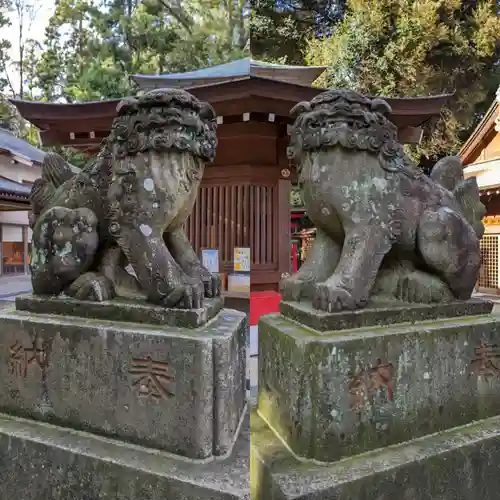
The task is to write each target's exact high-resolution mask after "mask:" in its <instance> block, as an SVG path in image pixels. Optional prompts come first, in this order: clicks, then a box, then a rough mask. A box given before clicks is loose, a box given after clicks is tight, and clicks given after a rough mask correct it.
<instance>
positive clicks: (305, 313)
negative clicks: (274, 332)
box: [280, 299, 493, 332]
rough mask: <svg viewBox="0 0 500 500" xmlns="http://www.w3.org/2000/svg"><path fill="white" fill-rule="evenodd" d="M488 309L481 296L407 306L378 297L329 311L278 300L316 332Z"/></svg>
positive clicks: (489, 305)
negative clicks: (351, 308) (358, 305)
mask: <svg viewBox="0 0 500 500" xmlns="http://www.w3.org/2000/svg"><path fill="white" fill-rule="evenodd" d="M492 310H493V302H490V301H486V300H481V299H469V300H467V301H465V302H449V303H444V304H412V305H411V307H410V306H409V304H404V303H399V304H398V303H395V302H388V301H386V302H382V301H380V302H373V303H371V304H370V305H369V306H368V307H367V308H366V309H357V310H355V311H342V312H330V313H328V312H325V311H320V310H318V309H315V308H314V307H313V306H312V304H311V303H308V302H281V303H280V312H281V314H283V316H286V317H288V318H291V319H293V320H295V321H297V322H299V323H301V324H303V325H304V326H307V327H310V328H313V329H315V330H318V331H320V332H331V331H334V330H345V329H350V328H362V327H368V326H385V325H393V324H396V323H415V322H417V321H428V320H433V319H444V318H454V317H459V316H475V315H478V314H489V313H490V312H491V311H492Z"/></svg>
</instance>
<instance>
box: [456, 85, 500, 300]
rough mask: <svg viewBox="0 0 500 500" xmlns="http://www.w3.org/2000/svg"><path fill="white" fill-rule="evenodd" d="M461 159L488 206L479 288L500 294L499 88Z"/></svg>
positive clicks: (462, 150) (482, 241)
mask: <svg viewBox="0 0 500 500" xmlns="http://www.w3.org/2000/svg"><path fill="white" fill-rule="evenodd" d="M460 157H461V158H462V162H463V164H464V166H465V168H464V177H465V178H468V177H476V179H477V183H478V185H479V190H480V192H481V201H482V202H483V204H484V205H485V207H486V216H485V217H484V219H483V223H484V228H485V233H484V236H483V238H482V240H481V258H482V266H481V271H480V273H479V280H478V289H479V291H481V292H487V293H495V294H500V88H499V89H498V91H497V95H496V98H495V100H494V101H493V103H492V104H491V106H490V107H489V109H488V111H487V112H486V113H485V115H484V117H483V119H482V120H481V122H480V123H479V125H478V126H477V127H476V129H475V130H474V132H472V134H471V136H470V137H469V138H468V139H467V141H466V142H465V144H464V145H463V147H462V149H461V150H460Z"/></svg>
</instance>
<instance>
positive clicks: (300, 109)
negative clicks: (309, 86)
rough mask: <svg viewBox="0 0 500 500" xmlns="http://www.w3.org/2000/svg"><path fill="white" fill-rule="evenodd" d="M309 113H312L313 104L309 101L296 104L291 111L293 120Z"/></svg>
mask: <svg viewBox="0 0 500 500" xmlns="http://www.w3.org/2000/svg"><path fill="white" fill-rule="evenodd" d="M308 111H311V103H310V102H308V101H302V102H299V103H298V104H296V105H295V106H294V107H293V108H292V109H291V111H290V116H291V117H292V118H296V117H297V116H299V115H301V114H302V113H307V112H308Z"/></svg>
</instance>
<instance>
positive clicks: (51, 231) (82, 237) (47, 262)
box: [30, 207, 99, 295]
mask: <svg viewBox="0 0 500 500" xmlns="http://www.w3.org/2000/svg"><path fill="white" fill-rule="evenodd" d="M32 242H33V248H32V251H31V263H30V268H31V274H32V283H33V291H34V292H35V293H36V294H41V295H58V294H59V293H61V292H62V291H65V290H66V288H67V287H68V286H69V285H70V284H71V283H72V282H73V281H74V280H76V279H77V278H78V277H79V276H81V275H82V274H83V273H85V272H86V271H87V269H88V268H89V267H90V265H91V264H92V262H93V260H94V257H95V254H96V250H97V246H98V244H99V236H98V233H97V217H96V216H95V214H94V212H92V210H89V209H87V208H78V209H75V210H72V209H69V208H63V207H54V208H51V209H49V210H47V212H45V213H44V214H43V215H42V216H41V217H40V219H39V220H38V221H37V223H36V225H35V227H34V228H33V238H32Z"/></svg>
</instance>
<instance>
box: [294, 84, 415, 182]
mask: <svg viewBox="0 0 500 500" xmlns="http://www.w3.org/2000/svg"><path fill="white" fill-rule="evenodd" d="M290 113H291V115H292V116H293V117H294V118H295V123H294V125H293V127H292V130H291V134H290V136H291V138H290V145H289V147H288V151H287V153H288V157H289V158H290V159H291V160H292V161H294V162H295V163H296V164H297V166H298V168H299V172H300V164H301V162H302V161H303V160H304V159H305V157H306V156H307V155H308V153H311V152H313V151H318V150H321V149H328V148H333V147H342V148H346V149H352V150H359V151H367V152H369V153H372V154H374V155H377V156H378V158H379V161H380V165H381V167H382V168H383V169H384V170H386V171H389V172H400V173H403V174H405V175H408V176H410V177H412V178H416V177H418V176H420V175H422V171H421V170H420V169H419V168H417V167H416V166H415V165H414V164H413V162H412V161H411V160H410V158H408V156H407V155H406V154H405V152H404V150H403V147H402V146H401V145H400V144H399V143H398V129H397V127H396V126H395V125H394V124H393V123H392V122H391V121H390V119H389V116H390V114H391V113H392V109H391V106H390V105H389V104H388V103H387V102H386V101H385V100H383V99H379V98H375V99H370V98H368V97H364V96H363V95H361V94H358V93H357V92H354V91H352V90H329V91H327V92H323V93H322V94H319V95H318V96H316V97H315V98H314V99H312V100H311V101H310V102H305V101H304V102H300V103H298V104H297V105H296V106H295V107H294V108H292V110H291V112H290Z"/></svg>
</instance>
